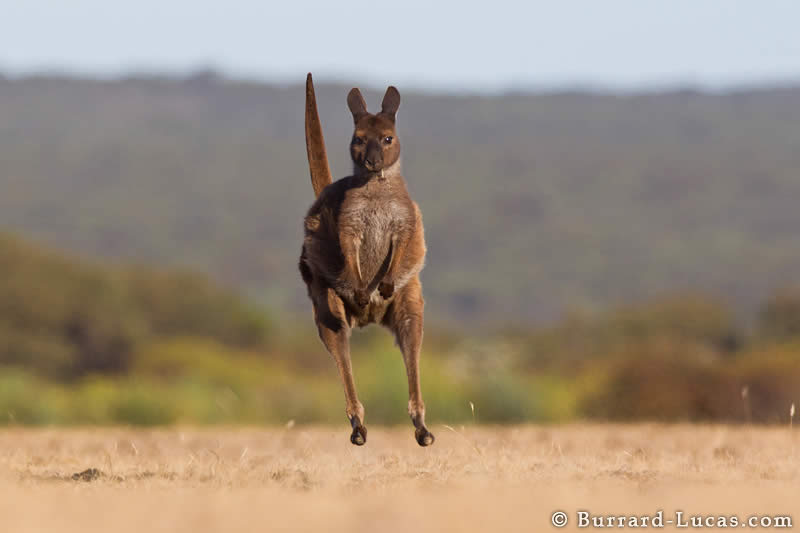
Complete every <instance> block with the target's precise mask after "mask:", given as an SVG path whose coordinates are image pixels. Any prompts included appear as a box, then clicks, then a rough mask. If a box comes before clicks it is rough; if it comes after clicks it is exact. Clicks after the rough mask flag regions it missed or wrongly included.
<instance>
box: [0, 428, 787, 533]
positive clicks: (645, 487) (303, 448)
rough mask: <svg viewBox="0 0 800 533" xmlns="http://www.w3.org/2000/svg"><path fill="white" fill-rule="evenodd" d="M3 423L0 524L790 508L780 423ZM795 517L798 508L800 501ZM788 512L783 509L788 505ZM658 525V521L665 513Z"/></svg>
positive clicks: (337, 522) (501, 525)
mask: <svg viewBox="0 0 800 533" xmlns="http://www.w3.org/2000/svg"><path fill="white" fill-rule="evenodd" d="M431 429H432V431H434V432H435V433H436V436H437V441H436V444H435V445H434V446H433V447H431V448H428V449H422V448H419V447H418V446H417V445H416V443H415V442H414V441H413V438H412V429H411V427H410V425H409V427H397V428H380V427H377V426H374V427H370V428H369V441H368V443H367V445H366V446H365V447H362V448H357V447H354V446H352V445H350V443H349V441H348V435H349V432H348V428H347V425H346V424H342V425H341V426H340V427H339V426H337V427H292V428H288V427H287V428H272V429H261V428H209V429H194V428H169V429H153V430H130V429H123V428H119V429H25V428H7V429H3V430H2V431H0V517H2V518H1V519H0V520H2V523H3V527H2V530H3V531H7V532H15V533H20V532H28V531H68V532H72V531H74V532H78V531H81V532H83V531H119V532H127V531H131V532H133V531H135V532H137V533H138V532H144V531H148V532H150V531H152V532H160V531H164V532H167V531H169V532H183V531H186V532H189V531H191V532H202V531H234V530H242V531H244V530H246V531H288V530H292V531H294V530H297V531H381V532H393V531H398V532H399V531H403V532H405V531H549V530H553V529H554V528H553V526H552V525H551V523H550V520H551V518H550V517H551V514H552V513H553V512H554V511H556V510H562V511H564V512H566V513H567V515H568V518H569V520H570V523H569V524H568V525H567V527H566V528H564V529H563V530H566V531H570V530H573V529H574V526H575V522H576V512H577V511H578V510H588V511H590V512H591V513H592V514H593V515H595V514H599V513H613V514H615V515H619V514H631V513H636V514H638V515H641V514H647V515H652V514H654V513H656V512H657V511H658V510H663V511H664V518H665V520H668V519H672V518H674V513H675V511H679V510H680V511H683V512H684V513H685V514H684V520H689V518H688V517H689V516H693V515H700V514H702V515H704V516H705V515H713V516H715V517H716V516H718V515H723V516H726V517H729V516H731V515H735V516H737V517H740V519H741V520H744V519H746V518H748V517H749V516H751V515H759V517H760V516H762V515H769V516H775V515H790V516H793V514H794V513H795V512H796V511H797V509H798V506H799V505H800V501H799V500H798V496H797V490H796V489H797V485H798V482H799V481H800V461H798V452H800V450H798V445H800V439H799V438H797V437H796V436H795V435H794V434H793V433H791V432H790V430H789V428H788V427H780V428H778V427H771V428H750V427H729V426H713V425H704V426H690V425H657V424H640V425H593V424H591V425H590V424H572V425H566V426H505V427H490V426H467V427H455V428H450V427H448V426H441V425H435V426H433V427H431ZM797 514H798V516H797V517H796V518H798V519H800V513H797ZM793 518H795V517H794V516H793ZM670 528H671V527H670V526H669V525H667V528H666V529H670Z"/></svg>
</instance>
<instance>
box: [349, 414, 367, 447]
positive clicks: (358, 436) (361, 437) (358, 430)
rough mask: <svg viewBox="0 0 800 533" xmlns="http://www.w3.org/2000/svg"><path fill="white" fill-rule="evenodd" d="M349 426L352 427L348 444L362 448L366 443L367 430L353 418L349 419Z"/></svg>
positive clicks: (359, 421) (356, 418) (357, 419)
mask: <svg viewBox="0 0 800 533" xmlns="http://www.w3.org/2000/svg"><path fill="white" fill-rule="evenodd" d="M350 425H351V426H353V433H352V434H351V435H350V442H352V443H353V444H355V445H356V446H363V445H364V444H366V443H367V428H365V427H364V426H363V425H362V424H361V420H360V419H359V418H358V417H357V416H354V417H353V418H351V419H350Z"/></svg>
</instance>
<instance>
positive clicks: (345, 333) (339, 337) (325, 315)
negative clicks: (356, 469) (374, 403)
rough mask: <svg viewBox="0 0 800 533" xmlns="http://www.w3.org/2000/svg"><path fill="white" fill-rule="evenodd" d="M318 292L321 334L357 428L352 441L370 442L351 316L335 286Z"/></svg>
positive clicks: (316, 309) (316, 312)
mask: <svg viewBox="0 0 800 533" xmlns="http://www.w3.org/2000/svg"><path fill="white" fill-rule="evenodd" d="M314 292H315V296H316V297H315V298H314V320H315V322H316V323H317V329H318V330H319V337H320V339H322V343H323V344H324V345H325V348H327V350H328V352H330V354H331V356H333V359H334V361H335V362H336V366H337V368H338V369H339V377H340V378H341V380H342V386H343V388H344V399H345V413H346V414H347V418H348V419H350V425H351V426H352V428H353V433H352V434H351V435H350V442H352V443H353V444H355V445H356V446H363V445H364V444H365V443H366V442H367V428H366V427H364V406H363V405H361V402H360V401H358V394H356V385H355V380H354V379H353V366H352V363H351V362H350V333H351V326H350V317H349V315H348V313H347V311H346V309H345V306H344V302H342V300H341V298H339V296H338V295H337V294H336V292H335V291H334V290H333V289H331V288H323V289H319V290H315V291H314Z"/></svg>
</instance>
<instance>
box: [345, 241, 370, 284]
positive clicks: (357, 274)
mask: <svg viewBox="0 0 800 533" xmlns="http://www.w3.org/2000/svg"><path fill="white" fill-rule="evenodd" d="M339 242H340V245H341V247H342V255H344V272H343V273H342V274H343V277H344V278H345V279H346V280H347V281H350V282H351V283H353V284H354V285H355V286H356V287H361V286H363V284H364V281H363V279H362V276H361V260H360V257H359V248H360V240H359V239H358V238H356V237H352V236H348V235H343V236H342V237H340V239H339Z"/></svg>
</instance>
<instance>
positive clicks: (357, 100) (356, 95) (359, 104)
mask: <svg viewBox="0 0 800 533" xmlns="http://www.w3.org/2000/svg"><path fill="white" fill-rule="evenodd" d="M347 107H349V108H350V112H351V113H352V114H353V122H358V119H360V118H361V117H363V116H364V115H366V114H367V103H366V102H365V101H364V97H363V96H361V91H359V90H358V89H356V88H353V89H351V90H350V93H348V95H347Z"/></svg>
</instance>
